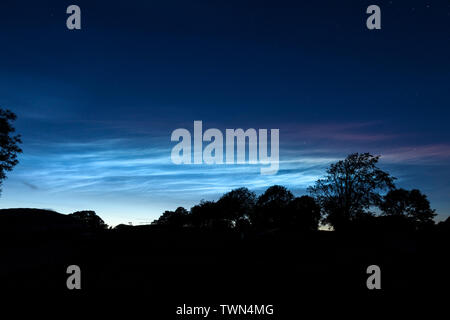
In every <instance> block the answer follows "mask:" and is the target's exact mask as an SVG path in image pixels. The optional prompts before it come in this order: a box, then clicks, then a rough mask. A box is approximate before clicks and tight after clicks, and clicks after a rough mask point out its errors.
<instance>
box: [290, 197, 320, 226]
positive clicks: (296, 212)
mask: <svg viewBox="0 0 450 320" xmlns="http://www.w3.org/2000/svg"><path fill="white" fill-rule="evenodd" d="M319 222H320V206H319V205H318V204H317V203H316V201H315V200H314V198H312V197H309V196H301V197H297V198H295V199H294V200H292V201H291V202H290V203H289V205H288V209H287V211H286V215H285V216H283V217H282V226H283V227H285V228H288V229H295V230H302V231H315V230H317V229H318V228H319Z"/></svg>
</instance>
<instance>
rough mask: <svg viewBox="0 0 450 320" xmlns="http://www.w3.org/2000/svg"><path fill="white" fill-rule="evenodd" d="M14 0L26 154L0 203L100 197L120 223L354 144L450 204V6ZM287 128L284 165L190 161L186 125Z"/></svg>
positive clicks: (0, 25) (2, 92)
mask: <svg viewBox="0 0 450 320" xmlns="http://www.w3.org/2000/svg"><path fill="white" fill-rule="evenodd" d="M158 2H159V3H157V1H136V0H134V1H127V2H125V3H117V4H116V3H115V2H114V1H95V3H93V1H77V5H78V6H80V8H81V12H82V28H81V30H68V29H67V28H66V18H67V17H68V15H67V14H66V7H67V5H69V4H70V3H62V2H61V1H35V2H33V3H30V4H26V5H24V4H23V3H19V2H17V1H2V3H1V4H0V41H1V50H0V107H2V108H8V109H11V110H12V111H14V112H15V113H16V114H17V115H18V120H17V122H16V124H15V125H16V128H17V131H18V133H20V134H21V135H22V140H23V142H24V144H23V151H24V152H23V154H22V155H20V158H19V160H20V164H19V165H18V166H17V167H16V168H15V169H14V171H13V172H11V173H10V174H9V177H8V179H7V180H6V181H5V183H4V186H3V192H2V195H1V198H0V207H2V208H9V207H36V208H50V209H54V210H57V211H60V212H63V213H70V212H73V211H77V210H87V209H91V210H95V211H96V212H97V213H98V214H99V215H100V216H101V217H102V218H103V219H104V220H105V221H106V222H107V223H108V224H111V225H115V224H118V223H128V222H132V223H134V224H140V223H148V222H151V221H152V220H153V219H155V218H157V217H158V216H159V215H160V214H161V212H163V211H164V210H171V209H175V208H176V207H178V206H184V207H186V208H190V207H191V206H192V205H194V204H195V203H198V202H199V201H200V200H201V199H205V200H215V199H217V198H218V197H219V196H220V195H221V194H222V193H224V192H226V191H229V190H231V189H232V188H236V187H241V186H246V187H248V188H250V189H252V190H254V191H256V192H257V193H260V192H262V191H263V190H264V189H265V188H267V187H268V186H270V185H273V184H281V185H285V186H286V187H288V188H290V189H291V190H292V191H293V192H294V193H295V194H296V195H301V194H304V193H306V188H307V187H308V186H309V185H311V184H313V183H314V181H315V180H316V179H318V178H319V177H321V176H322V175H323V174H324V173H325V168H326V167H327V165H329V164H330V163H332V162H334V161H336V160H339V159H342V158H344V157H345V156H346V155H347V154H349V153H351V152H371V153H373V154H379V155H381V161H380V166H381V167H382V168H383V169H385V170H388V171H389V172H391V173H392V174H393V175H394V176H396V177H397V178H398V180H397V185H398V186H400V187H404V188H418V189H420V190H421V191H423V192H424V193H425V194H427V195H428V198H429V199H430V201H431V204H432V207H433V208H435V209H436V210H437V213H438V214H439V216H438V219H439V220H442V219H445V218H446V217H447V216H449V214H450V197H449V194H450V179H449V178H450V130H449V126H448V119H449V117H450V111H449V110H450V109H449V106H450V81H449V80H450V63H449V61H448V57H449V56H450V4H448V2H447V1H432V2H430V3H429V4H427V3H426V2H424V1H408V2H404V1H377V4H378V5H379V6H380V8H381V15H382V22H381V26H382V29H381V30H368V29H367V28H366V19H367V17H368V15H367V14H366V8H367V7H368V6H369V5H371V4H373V3H372V2H373V1H370V2H369V1H326V2H323V1H314V2H309V3H303V2H301V1H261V0H259V1H225V2H215V1H158ZM194 120H201V121H203V126H204V128H205V129H207V128H218V129H220V130H223V131H225V129H227V128H242V129H247V128H256V129H258V128H265V129H272V128H277V129H280V169H279V171H278V173H277V174H276V175H269V176H264V175H261V174H260V167H261V166H260V165H248V164H247V165H194V164H192V165H174V164H173V163H172V161H171V158H170V155H171V149H172V147H173V146H174V145H175V143H174V142H171V141H170V135H171V133H172V131H173V130H175V129H177V128H186V129H188V130H190V131H191V132H192V130H193V123H194Z"/></svg>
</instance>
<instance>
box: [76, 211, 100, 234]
mask: <svg viewBox="0 0 450 320" xmlns="http://www.w3.org/2000/svg"><path fill="white" fill-rule="evenodd" d="M69 216H71V217H73V218H75V219H76V220H78V221H80V222H82V223H83V224H84V225H85V226H87V227H88V228H90V229H92V230H100V229H107V228H108V225H107V224H106V223H105V222H104V221H103V219H102V218H100V217H99V216H98V215H97V214H96V213H95V211H91V210H85V211H77V212H74V213H72V214H69Z"/></svg>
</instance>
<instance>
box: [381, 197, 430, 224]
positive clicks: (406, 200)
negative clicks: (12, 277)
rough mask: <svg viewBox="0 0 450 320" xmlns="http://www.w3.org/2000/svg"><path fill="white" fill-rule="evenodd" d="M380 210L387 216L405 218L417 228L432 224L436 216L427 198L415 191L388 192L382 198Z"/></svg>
mask: <svg viewBox="0 0 450 320" xmlns="http://www.w3.org/2000/svg"><path fill="white" fill-rule="evenodd" d="M380 209H381V210H382V211H383V214H384V215H387V216H406V217H407V218H408V220H410V221H411V222H412V223H413V224H414V225H415V226H416V227H417V228H421V227H425V226H429V225H432V224H434V220H433V218H434V217H435V216H436V214H435V211H434V210H433V209H431V207H430V202H429V201H428V199H427V196H426V195H424V194H422V193H421V192H420V191H419V190H417V189H413V190H411V191H408V190H405V189H395V190H391V191H389V192H388V193H387V194H386V195H385V196H384V197H383V202H382V203H381V204H380Z"/></svg>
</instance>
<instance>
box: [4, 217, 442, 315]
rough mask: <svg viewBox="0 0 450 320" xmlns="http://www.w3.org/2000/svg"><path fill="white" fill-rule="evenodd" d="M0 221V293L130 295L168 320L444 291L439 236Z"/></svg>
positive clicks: (437, 232)
mask: <svg viewBox="0 0 450 320" xmlns="http://www.w3.org/2000/svg"><path fill="white" fill-rule="evenodd" d="M5 217H7V216H6V215H4V216H3V219H0V220H1V234H0V238H1V241H0V248H1V265H0V282H1V284H2V288H3V290H13V291H20V292H25V291H28V290H31V291H35V292H41V293H50V294H52V293H56V294H60V293H62V294H67V295H73V294H78V295H87V296H90V297H96V296H97V295H101V294H108V295H110V294H113V295H115V296H116V297H120V296H123V297H127V298H130V297H133V296H134V295H136V296H139V297H140V301H142V298H143V297H145V298H146V299H148V304H149V306H151V305H152V303H153V304H154V307H155V308H157V307H160V308H163V307H162V304H159V302H161V303H164V305H170V306H169V307H167V308H170V312H169V311H167V312H169V314H172V315H173V314H174V312H173V310H174V309H173V308H175V307H176V306H177V305H180V304H181V305H182V304H232V303H234V304H238V303H240V304H273V305H276V306H278V308H279V312H280V313H282V312H283V310H284V312H287V310H289V309H290V310H291V311H292V310H293V309H295V308H296V306H297V305H298V304H299V303H300V304H301V303H307V299H309V298H310V299H316V298H319V299H322V300H326V299H329V298H330V299H331V298H333V299H335V298H336V297H339V296H340V297H343V296H345V295H357V296H360V297H366V296H367V297H373V296H383V295H389V296H396V295H402V294H406V293H408V294H411V293H414V294H418V295H421V294H427V295H429V294H432V293H437V292H439V291H441V290H444V289H445V288H446V286H447V284H448V270H450V268H449V262H448V258H447V256H448V253H449V250H448V248H449V236H448V233H447V232H446V231H444V229H442V230H440V229H436V230H433V231H432V232H422V233H418V232H412V233H411V232H409V233H402V232H383V233H379V232H378V233H376V232H372V233H370V232H352V233H336V232H330V231H318V232H313V233H303V234H302V233H296V232H292V231H291V232H287V231H285V232H281V231H277V230H273V231H271V232H266V233H254V232H248V233H245V234H244V233H237V232H236V233H235V232H218V231H208V230H199V229H192V228H179V229H174V228H171V229H167V228H163V227H157V226H136V227H123V228H121V229H115V230H114V229H107V230H99V231H93V230H89V229H86V228H84V227H83V226H80V225H77V224H76V223H73V221H70V220H69V219H67V216H64V215H58V214H56V215H47V216H46V215H43V214H37V213H35V214H28V215H27V216H20V215H19V216H18V215H17V213H14V214H12V215H10V216H8V217H7V219H6V218H5ZM12 217H16V218H12ZM373 264H375V265H378V266H380V268H381V286H382V289H381V290H368V289H367V286H366V280H367V277H368V276H369V275H367V274H366V268H367V267H368V266H369V265H373ZM69 265H78V266H80V268H81V275H82V277H81V279H82V281H81V283H82V289H81V290H79V291H77V292H76V293H75V292H74V291H70V290H68V289H67V287H66V279H67V277H68V274H66V269H67V267H68V266H69ZM75 291H76V290H75ZM167 310H169V309H167ZM163 311H164V310H163Z"/></svg>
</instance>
